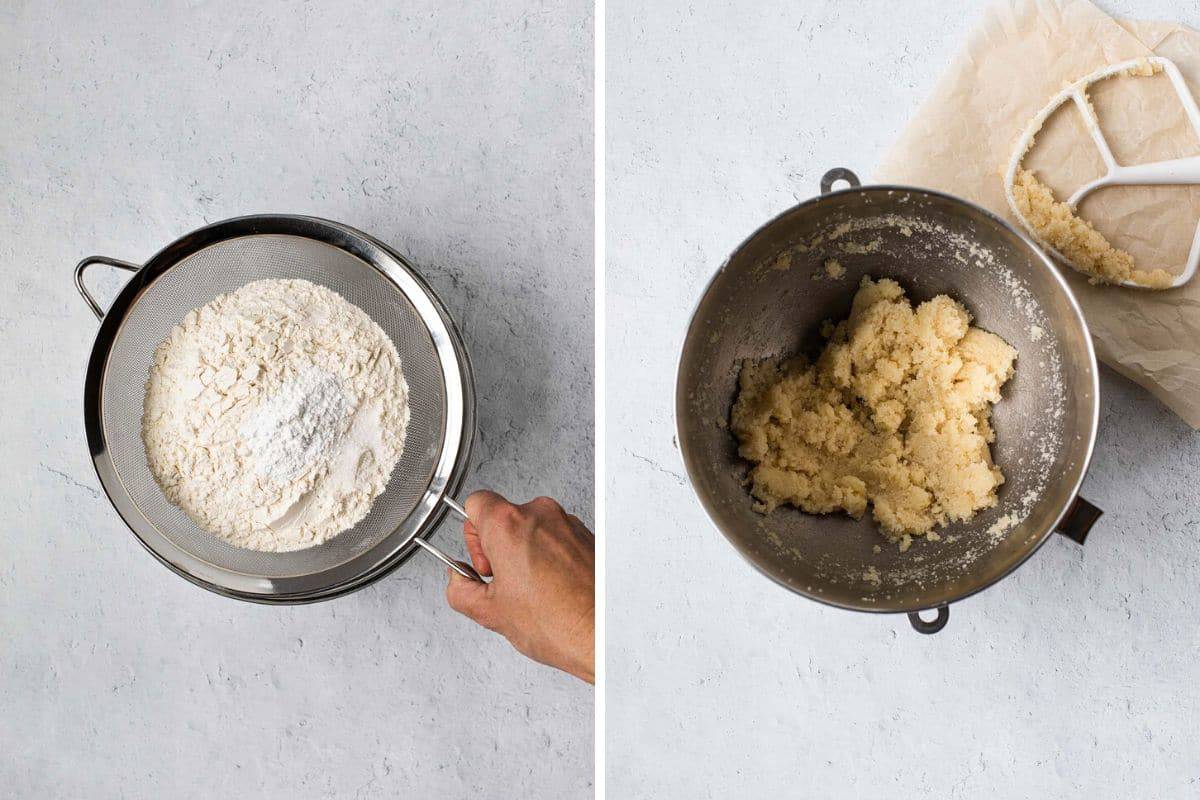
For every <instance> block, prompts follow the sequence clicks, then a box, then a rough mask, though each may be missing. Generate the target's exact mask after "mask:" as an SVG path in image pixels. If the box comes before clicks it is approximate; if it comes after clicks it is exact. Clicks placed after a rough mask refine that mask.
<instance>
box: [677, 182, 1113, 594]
mask: <svg viewBox="0 0 1200 800" xmlns="http://www.w3.org/2000/svg"><path fill="white" fill-rule="evenodd" d="M896 192H905V193H909V194H918V195H924V196H928V197H936V198H940V199H942V200H947V201H949V202H951V203H958V204H961V205H963V206H966V207H967V208H969V209H971V210H973V211H976V212H978V213H979V214H980V215H982V216H983V218H985V219H987V220H989V221H990V222H992V223H993V224H996V225H999V226H1000V227H1002V228H1004V229H1006V230H1007V231H1008V232H1009V233H1011V234H1013V235H1014V236H1016V237H1017V239H1018V240H1019V241H1020V242H1021V243H1022V244H1024V245H1025V246H1026V247H1027V248H1029V250H1031V251H1032V253H1033V254H1034V255H1035V256H1036V258H1035V259H1034V260H1035V261H1036V262H1037V263H1039V264H1041V265H1042V267H1043V268H1044V269H1045V270H1046V271H1047V272H1048V273H1049V274H1050V276H1051V277H1052V278H1053V280H1054V281H1055V282H1056V283H1057V284H1058V287H1059V288H1060V289H1061V290H1062V292H1063V294H1064V295H1065V297H1066V299H1067V302H1068V304H1069V306H1070V308H1071V310H1072V311H1073V312H1074V315H1075V318H1076V320H1077V321H1078V322H1079V325H1080V327H1081V329H1082V332H1083V340H1084V343H1085V347H1084V356H1085V358H1084V360H1085V363H1086V364H1087V365H1088V366H1089V367H1090V369H1089V374H1090V375H1091V384H1092V385H1091V397H1092V403H1091V407H1092V408H1091V414H1090V417H1089V419H1088V420H1087V422H1088V426H1087V427H1088V430H1087V442H1086V444H1085V447H1084V449H1083V455H1082V458H1081V463H1080V469H1079V475H1078V477H1077V478H1076V479H1075V480H1074V481H1073V482H1072V483H1073V485H1072V486H1071V487H1070V491H1069V492H1068V493H1067V494H1066V495H1065V496H1064V497H1065V500H1064V501H1063V504H1062V507H1061V508H1060V509H1059V510H1058V513H1057V514H1056V515H1055V517H1054V521H1053V523H1052V524H1050V525H1048V526H1047V527H1046V529H1045V530H1043V531H1042V532H1041V533H1040V534H1039V535H1038V536H1037V538H1036V539H1034V540H1032V541H1031V542H1030V543H1029V544H1028V545H1026V547H1025V549H1024V552H1022V553H1021V554H1020V555H1019V557H1017V558H1016V559H1014V560H1013V562H1012V563H1011V564H1009V565H1008V567H1006V568H1005V569H1004V570H1002V571H1001V572H999V573H997V574H996V575H995V576H993V577H992V578H990V579H988V580H984V581H980V582H979V583H978V585H976V586H972V587H970V588H968V589H967V590H965V591H963V592H960V593H958V594H956V595H954V596H952V597H950V598H949V599H946V600H943V601H940V602H938V603H935V604H932V605H931V604H928V603H916V604H900V605H897V606H895V607H880V606H879V604H868V603H854V602H843V601H839V600H835V599H833V598H829V597H824V596H822V595H820V594H818V593H815V592H810V591H805V590H804V589H802V588H799V587H797V586H792V585H789V584H787V583H784V582H783V581H782V580H780V579H779V578H778V577H777V576H776V575H774V574H772V573H771V572H770V571H768V570H767V569H766V568H764V567H763V566H762V565H761V564H759V563H758V561H757V560H756V559H755V558H754V557H753V556H752V555H751V554H750V553H748V552H747V551H746V550H745V548H743V547H742V546H741V545H740V544H739V542H738V541H736V540H735V539H734V538H733V537H732V536H730V534H729V533H727V532H726V531H725V529H724V528H723V527H722V526H721V524H720V523H719V522H718V521H717V514H716V509H715V507H714V505H713V503H712V502H711V500H710V498H708V497H706V496H705V495H704V494H702V493H701V492H700V490H699V489H698V488H697V486H696V481H695V478H694V476H693V474H692V461H693V460H694V459H693V458H692V457H691V456H690V454H689V452H688V451H689V445H688V440H687V439H686V438H685V437H684V433H683V419H684V416H685V414H686V411H685V405H686V402H687V392H686V390H685V388H684V386H683V366H684V355H685V353H686V352H687V345H688V342H689V341H690V340H691V337H692V335H693V333H694V331H693V328H694V326H695V324H696V315H697V313H699V311H700V307H701V306H702V305H703V304H704V301H705V300H706V299H707V298H708V296H709V293H710V292H711V291H712V289H713V285H714V284H715V283H716V281H717V279H718V278H720V277H721V275H722V274H723V273H724V272H725V270H726V269H727V268H728V267H729V265H730V264H731V263H732V262H733V260H734V259H735V258H736V257H737V256H738V255H739V254H740V253H741V252H742V251H743V250H744V249H745V248H746V247H747V246H748V245H749V244H750V243H751V242H752V241H753V240H754V239H756V238H757V237H758V236H759V235H760V234H761V233H763V231H765V230H766V229H768V228H770V227H771V226H773V225H775V224H776V223H777V222H779V221H780V220H782V219H783V218H785V217H787V216H789V215H791V214H793V213H795V212H796V211H799V210H800V209H803V208H808V207H811V206H816V205H818V204H820V203H821V202H823V201H825V200H827V199H830V198H833V197H838V196H843V195H850V194H879V193H886V194H892V193H896ZM678 353H679V355H678V358H677V360H676V364H675V404H674V409H673V414H674V422H675V437H676V441H677V442H678V443H679V455H680V459H681V460H682V461H683V467H684V470H685V471H686V473H687V477H688V485H689V486H690V487H691V489H692V492H693V493H694V494H695V495H696V497H697V499H699V501H700V505H701V506H702V507H703V508H704V512H705V514H707V516H708V519H709V522H710V523H711V524H712V526H713V527H715V528H716V529H717V530H718V531H719V532H720V533H721V535H722V536H723V537H724V538H725V540H726V541H727V542H728V543H729V544H730V545H731V546H732V547H733V549H734V550H735V551H736V552H737V553H738V555H740V556H741V557H742V559H743V560H744V561H746V562H747V563H749V564H750V566H752V567H753V568H754V569H755V571H757V572H758V573H760V574H761V575H764V576H766V577H767V578H768V579H770V581H771V582H772V583H774V584H776V585H777V586H781V587H782V588H784V589H786V590H787V591H789V592H791V593H792V594H797V595H800V596H801V597H806V598H808V599H809V600H815V601H816V602H818V603H821V604H822V605H826V606H832V607H834V608H841V609H845V610H847V611H860V612H863V613H869V614H913V613H916V612H919V611H926V610H930V609H934V608H941V607H945V606H949V605H951V604H953V603H958V602H961V601H963V600H966V599H967V598H969V597H972V596H974V595H976V594H978V593H980V592H982V591H984V590H985V589H988V588H990V587H992V586H995V585H996V584H997V583H999V582H1000V581H1002V580H1004V579H1005V578H1007V577H1008V576H1009V575H1011V574H1012V573H1014V572H1016V571H1017V569H1019V568H1020V567H1021V566H1022V565H1024V564H1025V562H1027V561H1028V560H1029V559H1030V558H1031V557H1032V556H1033V554H1034V553H1036V552H1037V551H1038V550H1039V549H1041V547H1042V545H1044V544H1045V543H1046V542H1047V541H1048V540H1049V539H1050V536H1051V534H1052V533H1054V531H1055V530H1056V529H1057V528H1058V526H1059V525H1061V524H1062V521H1063V520H1064V519H1065V518H1066V517H1067V515H1068V514H1069V513H1070V511H1071V507H1072V505H1073V504H1074V501H1075V498H1076V497H1077V496H1078V495H1079V490H1080V488H1081V487H1082V486H1083V481H1084V479H1085V478H1086V477H1087V472H1088V469H1089V467H1090V466H1091V461H1092V455H1093V453H1094V451H1095V447H1096V435H1097V432H1098V429H1099V426H1100V374H1099V373H1100V367H1099V363H1098V362H1097V360H1096V348H1095V345H1094V344H1093V342H1092V332H1091V328H1089V327H1088V324H1087V318H1086V317H1084V315H1083V309H1082V308H1080V306H1079V301H1078V299H1077V298H1076V297H1075V293H1074V292H1073V291H1072V290H1071V287H1070V285H1069V284H1068V283H1067V281H1066V279H1065V278H1064V277H1063V275H1062V272H1061V271H1060V270H1059V268H1058V267H1057V265H1055V263H1054V261H1053V260H1052V259H1051V258H1050V257H1049V256H1048V255H1047V254H1046V252H1045V251H1044V250H1042V248H1041V247H1039V246H1038V245H1037V243H1036V242H1034V240H1033V239H1032V238H1030V237H1029V236H1028V235H1026V234H1025V232H1024V231H1021V230H1020V229H1019V228H1017V226H1015V225H1013V224H1012V223H1010V222H1009V221H1008V220H1006V219H1004V218H1003V217H1001V216H1000V215H998V214H996V213H994V212H992V211H990V210H988V209H986V208H984V207H983V206H981V205H979V204H978V203H975V202H972V201H970V200H967V199H965V198H962V197H959V196H957V195H953V194H950V193H949V192H942V191H939V190H937V189H927V188H924V187H920V186H907V185H904V184H893V183H875V184H864V185H861V186H850V187H848V188H845V189H838V190H833V191H824V192H821V193H820V194H816V195H814V196H812V197H810V198H808V199H807V200H803V201H801V202H799V203H797V204H796V205H793V206H790V207H788V208H786V209H784V210H783V211H781V212H779V213H778V214H776V215H775V216H773V217H771V218H770V219H769V220H767V221H766V222H764V223H763V224H761V225H759V226H758V227H757V228H755V229H754V231H753V232H751V233H750V235H748V236H746V237H745V238H743V239H742V241H741V242H739V243H738V245H737V246H736V247H735V248H734V249H733V250H732V251H731V252H730V254H729V256H727V257H726V258H725V260H724V261H723V262H722V263H721V265H720V266H719V267H718V268H717V269H716V270H715V271H714V272H713V274H712V275H711V276H710V277H709V279H708V281H706V282H705V285H704V290H703V291H702V292H700V294H699V295H698V296H697V298H696V301H695V303H694V304H693V306H692V310H691V313H690V314H689V315H688V323H687V326H686V327H685V328H684V331H683V335H682V338H681V339H680V342H679V348H678Z"/></svg>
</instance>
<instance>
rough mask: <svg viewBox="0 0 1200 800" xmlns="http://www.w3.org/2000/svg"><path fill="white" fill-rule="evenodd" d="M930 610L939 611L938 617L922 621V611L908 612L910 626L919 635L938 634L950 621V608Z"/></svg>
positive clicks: (941, 607)
mask: <svg viewBox="0 0 1200 800" xmlns="http://www.w3.org/2000/svg"><path fill="white" fill-rule="evenodd" d="M929 610H930V611H937V616H936V617H934V618H933V619H930V620H926V619H922V618H921V612H920V611H910V612H908V621H909V624H911V625H912V626H913V630H914V631H916V632H917V633H937V632H938V631H940V630H941V629H942V628H944V627H946V623H947V622H949V621H950V606H938V607H937V608H936V609H929Z"/></svg>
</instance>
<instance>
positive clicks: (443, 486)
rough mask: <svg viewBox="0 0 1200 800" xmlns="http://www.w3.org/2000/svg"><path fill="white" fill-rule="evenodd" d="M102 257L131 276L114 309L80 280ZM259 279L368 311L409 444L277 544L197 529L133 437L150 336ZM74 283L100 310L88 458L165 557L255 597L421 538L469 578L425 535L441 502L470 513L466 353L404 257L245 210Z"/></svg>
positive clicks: (330, 225) (90, 382) (293, 599)
mask: <svg viewBox="0 0 1200 800" xmlns="http://www.w3.org/2000/svg"><path fill="white" fill-rule="evenodd" d="M95 265H106V266H109V267H114V268H118V269H123V270H127V271H130V272H132V273H133V276H132V277H131V278H130V280H129V281H128V282H127V283H126V284H125V286H124V287H122V289H121V290H120V292H119V293H118V294H117V297H116V299H115V300H114V301H113V302H112V304H111V306H110V307H109V308H108V310H107V311H104V310H102V309H101V307H100V305H99V303H97V302H96V300H95V299H94V298H93V297H92V296H91V294H90V293H89V292H88V290H87V288H86V286H85V284H84V280H83V278H84V273H85V272H86V271H87V270H88V269H89V268H90V267H92V266H95ZM266 279H273V280H301V281H308V282H309V283H311V284H315V285H316V286H318V287H325V288H326V289H329V290H332V291H333V292H336V293H337V294H338V295H340V297H341V298H344V299H345V300H346V301H347V302H349V303H350V304H352V305H353V306H355V307H357V308H358V309H361V310H362V311H363V312H364V313H365V314H366V315H367V316H369V317H370V319H371V320H372V321H373V322H374V323H375V324H377V325H378V326H379V328H381V329H382V331H383V332H384V333H385V334H386V336H387V337H388V338H389V339H390V340H391V342H392V344H393V345H394V346H395V348H396V352H397V354H398V356H399V358H400V362H401V364H402V369H403V377H404V380H405V381H407V385H408V409H409V415H410V416H409V420H408V425H407V432H406V434H405V439H404V447H403V453H402V455H401V456H400V460H399V463H397V465H396V467H395V469H394V470H393V471H392V473H391V476H390V479H389V480H388V482H387V486H386V488H385V489H384V491H383V492H382V494H380V495H379V496H378V497H377V498H376V499H375V502H374V504H373V505H372V506H371V509H370V511H369V513H367V515H366V516H365V517H364V518H363V519H362V520H361V521H359V522H358V523H357V524H355V525H354V526H353V527H352V528H350V529H348V530H345V531H343V532H342V533H340V534H338V535H337V536H334V537H333V538H330V539H328V541H325V542H323V543H321V544H319V545H317V546H314V547H309V548H306V549H299V550H292V551H285V552H266V551H261V550H251V549H244V548H241V547H236V546H234V545H233V544H230V543H229V542H227V541H225V540H224V539H222V538H221V537H218V536H215V535H213V534H211V533H209V532H207V531H205V530H203V529H201V528H200V527H199V526H197V524H196V523H195V522H194V521H193V520H192V519H191V518H189V516H188V515H187V514H185V513H184V512H183V511H182V510H181V509H180V508H179V507H177V506H176V505H173V504H172V503H171V502H169V501H168V500H167V497H166V496H165V495H164V493H163V491H162V490H161V489H160V488H159V485H158V483H156V481H155V479H154V476H153V475H152V473H151V469H150V466H149V464H148V462H147V454H146V448H145V446H144V444H143V441H142V436H141V421H142V413H143V400H144V398H145V392H146V386H147V377H148V375H149V374H150V369H151V365H152V364H153V362H154V353H155V349H156V347H158V345H159V343H160V342H162V341H163V340H164V339H166V338H167V336H168V335H169V334H170V333H171V331H172V329H173V328H174V327H175V326H176V325H178V324H179V323H180V321H181V320H183V318H184V317H185V316H186V315H187V314H188V312H190V311H191V310H192V309H196V308H199V307H201V306H205V305H206V304H208V303H210V302H212V301H213V300H214V299H216V298H217V297H218V296H221V295H227V294H229V293H231V292H234V291H235V290H238V289H239V288H241V287H243V286H245V285H247V284H250V283H252V282H255V281H261V280H266ZM75 282H76V286H77V287H78V288H79V291H80V293H81V294H82V295H83V297H84V299H85V300H86V301H87V303H88V305H89V306H90V307H91V308H92V310H93V312H95V314H96V316H97V317H98V318H99V319H100V329H99V331H98V333H97V335H96V340H95V343H94V344H93V347H92V353H91V357H90V359H89V361H88V365H87V373H86V378H85V383H84V425H85V429H86V434H87V439H88V446H89V449H90V451H91V455H92V460H93V464H94V465H95V468H96V472H97V475H98V476H99V479H100V483H101V485H102V486H103V487H104V491H105V492H106V493H107V495H108V497H109V499H110V500H111V501H112V503H113V506H114V507H115V508H116V510H117V512H118V513H119V514H120V515H121V517H122V519H123V520H124V521H125V523H126V524H127V525H128V526H129V527H130V529H131V530H132V531H133V532H134V534H136V536H137V538H138V539H139V540H140V541H141V543H142V544H143V545H144V546H145V547H146V549H147V550H149V551H150V553H152V554H153V555H154V556H155V557H156V558H158V560H159V561H161V562H162V563H163V564H165V565H166V566H168V567H169V568H171V569H172V570H173V571H175V572H176V573H178V574H179V575H181V576H183V577H185V578H187V579H188V580H190V581H192V582H193V583H195V584H198V585H200V586H202V587H204V588H206V589H209V590H211V591H214V592H217V593H219V594H222V595H226V596H229V597H235V598H238V599H243V600H252V601H257V602H264V603H300V602H311V601H316V600H323V599H327V598H330V597H335V596H338V595H341V594H345V593H347V592H350V591H353V590H355V589H358V588H361V587H363V586H365V585H367V584H368V583H370V582H372V581H374V580H377V579H378V578H380V577H382V576H383V575H386V574H387V573H388V572H390V571H391V570H392V569H395V568H396V567H397V566H399V565H400V564H401V563H403V562H404V560H405V559H406V558H407V557H408V556H410V555H411V554H412V553H413V552H415V550H416V549H417V548H424V549H425V550H427V551H428V552H431V553H432V554H433V555H435V556H436V557H437V558H439V559H440V560H442V561H443V562H445V563H446V564H447V565H449V566H451V567H452V568H453V569H456V570H457V571H459V572H460V573H461V574H463V575H465V576H467V577H471V578H473V579H478V575H477V574H476V573H475V572H474V570H472V569H471V568H470V566H469V565H467V564H464V563H462V562H459V561H456V560H454V559H451V558H449V557H447V556H445V555H444V554H443V553H441V552H440V551H438V550H437V549H436V548H434V547H433V546H432V545H431V544H429V543H428V542H427V541H426V539H427V538H428V537H429V535H430V534H431V533H432V531H433V530H434V529H435V528H436V527H437V525H438V523H439V522H440V521H441V520H442V519H443V518H444V516H445V514H446V513H447V512H451V513H454V514H457V515H459V516H463V511H462V509H461V507H460V506H459V505H458V504H457V503H456V502H455V501H454V500H453V495H454V493H455V492H457V491H458V489H459V488H460V486H461V483H462V479H463V475H464V472H465V470H466V467H467V463H468V459H469V457H470V451H471V445H472V440H473V438H474V431H475V392H474V385H473V381H472V377H471V369H470V364H469V360H468V358H467V353H466V349H465V348H464V346H463V343H462V340H461V338H460V337H459V335H458V332H457V330H456V329H455V326H454V323H453V321H452V320H451V319H450V316H449V314H448V313H447V311H446V309H445V307H444V306H443V305H442V303H441V301H440V300H439V299H438V298H437V296H436V295H435V294H434V292H433V291H432V289H430V287H429V286H428V285H427V284H426V283H425V282H424V281H423V280H422V279H421V278H420V276H418V275H417V273H416V272H415V270H414V269H413V268H412V267H411V266H410V265H409V264H408V263H407V262H406V261H405V260H404V259H403V258H402V257H401V256H400V255H399V254H397V253H395V252H394V251H393V250H391V249H390V248H389V247H387V246H386V245H384V244H382V243H381V242H379V241H377V240H375V239H373V238H371V237H370V236H367V235H366V234H364V233H361V232H360V231H357V230H354V229H353V228H350V227H348V226H345V225H341V224H338V223H335V222H330V221H328V220H322V219H316V218H311V217H300V216H286V215H269V216H251V217H240V218H237V219H231V220H226V221H224V222H218V223H215V224H213V225H209V226H207V227H205V228H201V229H199V230H197V231H194V232H192V233H190V234H187V235H186V236H184V237H182V238H181V239H179V240H177V241H175V242H173V243H171V244H170V245H168V246H167V247H165V248H164V249H163V250H161V251H160V252H158V253H157V254H156V255H154V256H153V257H151V258H150V259H149V260H148V261H147V262H146V263H145V264H144V265H141V266H137V265H135V264H131V263H128V262H124V261H119V260H116V259H112V258H107V257H99V256H94V257H89V258H85V259H84V260H83V261H81V262H80V263H79V265H78V266H77V267H76V270H75Z"/></svg>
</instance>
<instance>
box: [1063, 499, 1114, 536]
mask: <svg viewBox="0 0 1200 800" xmlns="http://www.w3.org/2000/svg"><path fill="white" fill-rule="evenodd" d="M1103 514H1104V512H1103V511H1101V510H1100V509H1099V508H1096V506H1094V505H1092V504H1091V503H1089V502H1088V501H1087V500H1084V499H1083V498H1082V497H1076V498H1075V502H1074V503H1073V504H1072V505H1071V510H1070V511H1068V512H1067V515H1066V516H1065V517H1063V518H1062V522H1060V523H1058V527H1057V528H1055V530H1057V531H1058V532H1059V533H1061V534H1062V535H1063V536H1066V537H1067V538H1068V539H1070V540H1071V541H1073V542H1075V543H1076V544H1083V542H1084V540H1085V539H1087V535H1088V533H1089V532H1090V531H1091V530H1092V526H1093V525H1095V524H1096V520H1098V519H1100V517H1101V516H1103Z"/></svg>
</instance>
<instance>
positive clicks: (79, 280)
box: [75, 256, 141, 320]
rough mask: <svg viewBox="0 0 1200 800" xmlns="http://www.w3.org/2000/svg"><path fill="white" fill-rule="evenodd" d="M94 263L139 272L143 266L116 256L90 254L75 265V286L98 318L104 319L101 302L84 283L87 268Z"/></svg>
mask: <svg viewBox="0 0 1200 800" xmlns="http://www.w3.org/2000/svg"><path fill="white" fill-rule="evenodd" d="M93 264H103V265H105V266H107V267H115V268H117V269H123V270H127V271H129V272H137V271H138V270H139V269H141V267H139V266H138V265H137V264H130V263H129V262H128V261H121V260H119V259H116V258H109V257H108V256H88V257H87V258H85V259H84V260H83V261H80V262H79V263H78V264H76V265H75V288H76V289H78V290H79V293H80V294H81V295H83V299H84V300H86V301H87V304H88V308H90V309H92V313H93V314H95V315H96V319H98V320H103V319H104V312H103V311H102V310H101V309H100V304H99V303H97V302H96V298H94V297H92V293H91V292H89V291H88V290H87V287H86V286H84V284H83V273H85V272H87V268H88V267H90V266H92V265H93Z"/></svg>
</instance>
